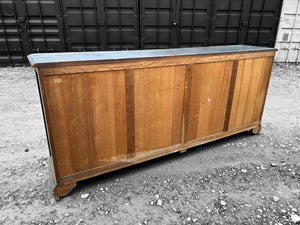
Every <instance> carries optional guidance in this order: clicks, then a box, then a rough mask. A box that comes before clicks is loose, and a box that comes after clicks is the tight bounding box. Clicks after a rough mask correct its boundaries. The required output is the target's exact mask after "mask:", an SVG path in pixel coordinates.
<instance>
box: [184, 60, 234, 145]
mask: <svg viewBox="0 0 300 225" xmlns="http://www.w3.org/2000/svg"><path fill="white" fill-rule="evenodd" d="M232 65H233V62H232V61H227V62H217V63H206V64H195V65H194V66H193V71H192V84H191V85H192V86H191V93H190V103H189V111H188V114H189V116H188V128H187V129H186V130H187V132H186V138H185V141H191V140H194V139H197V138H201V137H205V136H208V135H211V134H213V133H219V132H222V131H223V126H224V121H225V113H226V106H227V99H228V93H229V87H230V81H231V74H232Z"/></svg>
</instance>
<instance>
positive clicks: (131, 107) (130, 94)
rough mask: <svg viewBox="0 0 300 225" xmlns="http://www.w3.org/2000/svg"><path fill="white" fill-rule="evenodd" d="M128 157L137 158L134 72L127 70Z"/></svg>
mask: <svg viewBox="0 0 300 225" xmlns="http://www.w3.org/2000/svg"><path fill="white" fill-rule="evenodd" d="M125 95H126V129H127V157H128V158H133V157H134V156H135V99H134V72H133V70H125Z"/></svg>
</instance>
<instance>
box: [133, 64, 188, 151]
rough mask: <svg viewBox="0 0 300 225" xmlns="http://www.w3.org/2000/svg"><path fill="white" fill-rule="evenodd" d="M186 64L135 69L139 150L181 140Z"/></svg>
mask: <svg viewBox="0 0 300 225" xmlns="http://www.w3.org/2000/svg"><path fill="white" fill-rule="evenodd" d="M184 79H185V66H177V67H159V68H149V69H138V70H134V80H135V89H134V92H135V95H134V96H135V141H136V142H135V147H136V154H143V153H145V152H149V151H151V150H155V149H160V148H164V147H168V146H171V145H175V144H179V143H181V126H182V116H183V114H182V110H183V93H184Z"/></svg>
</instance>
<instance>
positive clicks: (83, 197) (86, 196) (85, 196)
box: [80, 193, 90, 199]
mask: <svg viewBox="0 0 300 225" xmlns="http://www.w3.org/2000/svg"><path fill="white" fill-rule="evenodd" d="M89 195H90V194H89V193H85V194H82V195H80V198H82V199H87V198H88V197H89Z"/></svg>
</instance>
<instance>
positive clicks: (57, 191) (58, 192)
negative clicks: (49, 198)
mask: <svg viewBox="0 0 300 225" xmlns="http://www.w3.org/2000/svg"><path fill="white" fill-rule="evenodd" d="M76 186H77V183H76V182H74V183H70V184H58V185H56V187H55V188H54V196H55V200H57V201H58V200H59V197H62V196H66V195H68V194H69V193H70V192H71V191H72V190H73V189H74V188H75V187H76Z"/></svg>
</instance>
